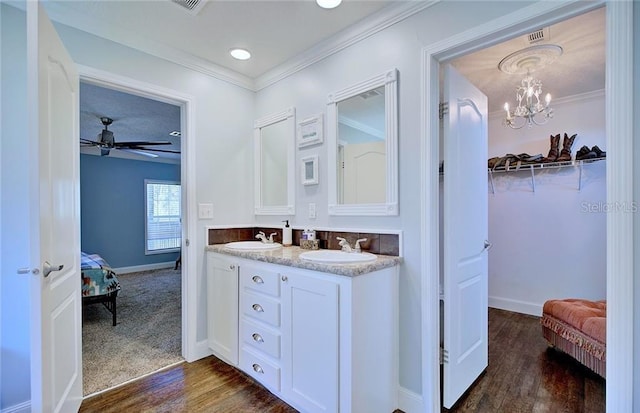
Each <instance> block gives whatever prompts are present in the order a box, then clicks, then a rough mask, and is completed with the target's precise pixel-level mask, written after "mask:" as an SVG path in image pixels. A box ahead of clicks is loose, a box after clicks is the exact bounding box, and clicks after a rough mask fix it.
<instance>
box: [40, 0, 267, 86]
mask: <svg viewBox="0 0 640 413" xmlns="http://www.w3.org/2000/svg"><path fill="white" fill-rule="evenodd" d="M45 6H46V7H45V8H46V10H47V14H48V15H49V17H50V18H51V20H54V21H56V22H58V23H62V24H65V25H67V26H71V27H74V28H76V29H78V30H82V31H85V32H87V33H91V34H93V35H95V36H99V37H102V38H103V39H108V40H110V41H112V42H115V43H119V44H121V45H124V46H127V47H131V48H133V49H136V50H141V51H143V52H144V53H147V54H149V55H152V56H155V57H158V58H160V59H164V60H168V61H170V62H173V63H175V64H178V65H181V66H184V67H186V68H188V69H191V70H194V71H196V72H200V73H203V74H205V75H208V76H211V77H213V78H215V79H218V80H222V81H225V82H228V83H231V84H233V85H236V86H240V87H243V88H245V89H249V90H251V91H254V90H255V88H254V81H253V79H251V78H250V77H248V76H245V75H242V74H240V73H238V72H235V71H233V70H230V69H227V68H225V67H222V66H219V65H217V64H215V63H213V62H210V61H208V60H206V59H202V58H200V57H197V56H194V55H192V54H190V53H187V52H185V51H183V50H179V49H175V48H173V47H171V46H167V45H166V44H162V43H159V42H156V41H154V40H151V39H149V38H147V37H144V36H140V33H136V32H133V31H131V30H127V29H124V28H123V27H118V29H117V30H114V29H113V25H111V24H110V23H108V22H106V21H102V20H100V19H99V18H91V17H89V16H87V15H85V14H82V13H78V12H77V11H75V10H74V9H72V8H71V9H70V8H68V7H65V6H64V2H60V3H56V2H46V3H45Z"/></svg>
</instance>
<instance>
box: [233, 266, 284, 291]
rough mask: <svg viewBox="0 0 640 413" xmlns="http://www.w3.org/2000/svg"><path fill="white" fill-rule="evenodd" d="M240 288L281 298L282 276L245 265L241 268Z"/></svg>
mask: <svg viewBox="0 0 640 413" xmlns="http://www.w3.org/2000/svg"><path fill="white" fill-rule="evenodd" d="M240 286H241V287H242V288H246V289H249V290H253V291H257V292H260V293H262V294H268V295H271V296H274V297H280V274H278V273H277V272H275V271H269V270H265V269H264V268H260V267H254V266H251V265H243V266H241V267H240Z"/></svg>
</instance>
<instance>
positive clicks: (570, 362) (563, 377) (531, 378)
mask: <svg viewBox="0 0 640 413" xmlns="http://www.w3.org/2000/svg"><path fill="white" fill-rule="evenodd" d="M539 320H540V319H539V317H533V316H528V315H524V314H518V313H512V312H509V311H502V310H496V309H489V367H488V368H487V370H486V371H485V373H484V374H483V375H482V376H481V377H480V379H479V380H478V381H477V382H476V383H475V385H474V386H473V387H471V389H469V391H468V392H467V393H466V394H465V395H463V397H462V398H461V399H460V400H459V401H458V402H457V403H456V405H455V406H453V408H452V409H451V410H447V409H442V411H443V412H455V413H463V412H464V413H466V412H474V413H496V412H501V413H502V412H504V413H543V412H549V413H574V412H575V413H578V412H581V413H582V412H584V413H602V412H604V411H605V380H604V379H602V378H601V377H600V376H598V375H597V374H595V373H593V372H592V371H591V370H589V369H587V368H586V367H584V366H582V365H581V364H579V363H578V362H576V361H575V360H574V359H573V358H571V357H569V356H567V355H566V354H563V353H560V352H558V351H556V350H554V349H552V348H549V347H548V345H547V342H546V341H545V339H544V338H543V337H542V332H541V329H540V321H539Z"/></svg>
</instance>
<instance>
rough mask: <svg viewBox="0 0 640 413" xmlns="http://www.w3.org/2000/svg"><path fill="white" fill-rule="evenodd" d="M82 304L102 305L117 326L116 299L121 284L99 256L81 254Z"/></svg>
mask: <svg viewBox="0 0 640 413" xmlns="http://www.w3.org/2000/svg"><path fill="white" fill-rule="evenodd" d="M80 272H81V277H82V303H83V304H93V303H102V304H103V305H104V306H105V307H106V308H107V310H109V312H111V314H112V319H113V320H112V321H113V325H114V326H115V325H116V298H117V296H118V291H119V290H120V282H118V277H117V276H116V273H115V272H114V271H113V270H112V269H111V267H110V266H109V264H108V263H107V262H106V261H105V260H104V259H103V258H102V257H101V256H100V255H98V254H86V253H84V252H82V253H81V258H80Z"/></svg>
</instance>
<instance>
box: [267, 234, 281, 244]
mask: <svg viewBox="0 0 640 413" xmlns="http://www.w3.org/2000/svg"><path fill="white" fill-rule="evenodd" d="M274 235H278V233H277V232H272V233H271V234H269V240H268V241H267V242H268V243H269V244H273V236H274Z"/></svg>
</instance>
